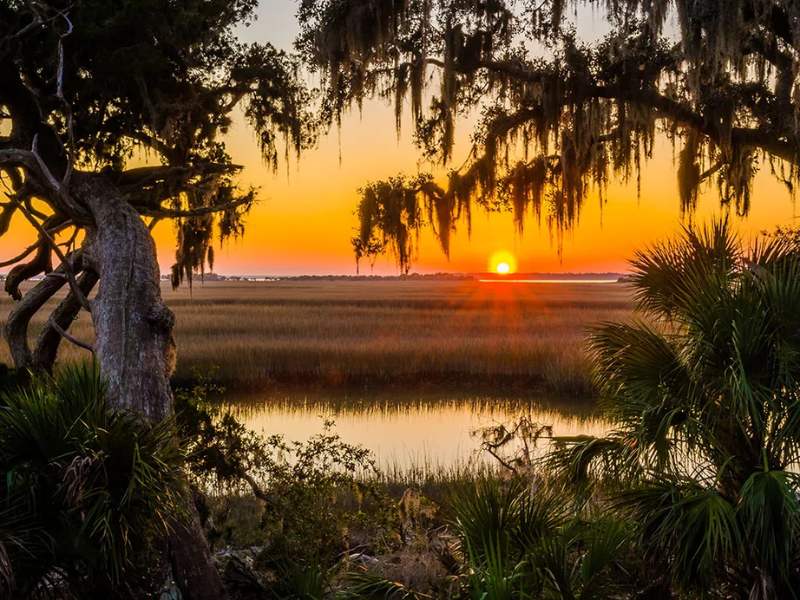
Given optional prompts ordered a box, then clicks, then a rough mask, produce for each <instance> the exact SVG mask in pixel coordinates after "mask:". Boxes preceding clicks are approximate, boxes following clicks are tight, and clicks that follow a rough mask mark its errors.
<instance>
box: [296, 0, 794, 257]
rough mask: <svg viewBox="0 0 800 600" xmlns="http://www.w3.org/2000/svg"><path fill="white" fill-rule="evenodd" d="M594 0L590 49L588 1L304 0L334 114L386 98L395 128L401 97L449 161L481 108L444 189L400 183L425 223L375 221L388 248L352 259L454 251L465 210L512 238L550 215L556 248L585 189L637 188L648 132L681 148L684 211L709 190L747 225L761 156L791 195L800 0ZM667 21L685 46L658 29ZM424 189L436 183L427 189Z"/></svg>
mask: <svg viewBox="0 0 800 600" xmlns="http://www.w3.org/2000/svg"><path fill="white" fill-rule="evenodd" d="M590 3H591V4H595V5H597V6H598V7H599V8H600V9H601V10H603V11H605V14H606V15H607V18H608V20H609V22H610V23H611V24H612V25H613V26H614V31H613V32H612V33H611V34H609V35H608V36H607V37H606V38H605V39H604V40H601V41H599V42H597V43H594V44H591V45H587V44H582V43H580V42H579V41H578V40H576V38H575V34H574V33H573V31H572V28H571V26H570V25H569V23H570V15H571V14H574V11H571V10H568V9H569V8H574V7H575V6H577V5H578V4H583V2H578V1H577V0H572V1H566V0H564V1H561V0H551V1H549V2H541V1H532V0H531V1H530V2H523V3H522V4H523V8H522V9H520V6H519V3H515V2H510V1H509V2H506V1H504V0H492V1H490V2H459V1H455V2H449V1H448V2H432V1H428V0H403V1H401V0H327V1H323V2H312V1H311V0H308V1H307V2H304V3H303V9H301V18H302V20H303V23H304V33H303V36H302V38H301V40H302V42H301V44H300V47H301V49H302V50H303V51H304V53H305V55H306V58H307V59H309V60H310V62H312V63H313V64H315V65H317V66H318V67H319V69H320V72H321V74H322V75H323V78H324V81H325V88H324V90H325V106H326V109H327V110H328V111H329V115H330V117H331V118H332V119H335V120H338V119H339V118H340V115H341V113H342V112H343V111H344V110H346V109H347V108H348V107H350V106H351V105H353V104H356V105H360V103H361V102H362V101H363V100H364V99H365V98H368V97H372V96H379V97H382V98H385V99H388V100H391V101H393V102H394V105H395V116H396V122H397V127H398V133H399V131H400V124H401V123H400V122H401V117H402V115H403V114H404V103H405V102H406V101H407V100H409V99H410V103H411V114H412V117H413V120H414V126H415V139H416V140H417V142H418V143H419V145H420V148H421V150H422V151H423V152H424V154H425V155H426V156H427V157H428V158H431V159H436V160H438V161H440V162H441V163H442V164H444V165H449V163H450V160H451V159H452V158H454V157H453V156H452V154H453V144H454V138H455V129H456V125H457V122H458V118H459V117H460V116H462V115H466V114H469V113H473V114H474V113H475V112H478V111H479V112H480V113H481V114H482V118H481V120H480V122H479V126H478V128H477V130H476V131H475V133H474V135H473V141H474V145H473V147H472V149H471V152H470V154H469V157H468V159H467V160H466V161H465V162H464V163H463V164H462V165H461V166H460V167H459V168H458V169H456V170H454V171H451V172H450V174H449V175H448V176H447V177H446V179H443V180H442V181H439V182H437V183H438V185H437V188H438V191H437V192H436V193H431V192H430V190H428V191H424V190H422V189H421V188H420V186H419V185H417V184H416V183H413V182H414V181H416V180H415V179H413V178H412V179H406V178H400V180H401V181H405V182H406V183H408V184H409V185H410V189H409V190H407V191H409V193H410V192H411V191H413V190H416V194H417V195H418V196H419V197H418V198H417V201H418V202H420V203H421V204H423V205H425V206H424V208H425V210H424V211H422V213H423V214H425V215H426V218H425V219H416V218H415V219H411V220H409V221H407V222H405V229H402V230H397V229H391V228H390V229H388V230H382V229H381V222H382V221H383V220H386V221H387V222H390V223H392V224H396V223H398V222H400V221H403V219H402V218H400V217H401V215H399V214H394V215H392V218H391V219H388V217H384V219H378V220H374V219H373V220H371V221H368V223H367V224H368V225H371V226H372V228H373V233H374V236H373V237H375V238H376V239H379V240H380V241H381V242H382V243H380V244H377V245H372V246H370V245H368V244H367V245H365V243H366V239H369V236H368V237H367V238H363V237H359V240H360V241H359V244H361V245H360V246H358V247H357V254H359V253H360V254H359V256H366V255H371V254H372V253H373V252H376V253H379V252H383V251H386V250H390V249H394V250H395V251H396V252H397V253H398V257H401V258H400V263H401V267H403V268H407V262H406V261H407V260H409V259H410V256H411V255H413V252H410V248H409V246H408V244H409V240H411V239H413V238H414V236H413V235H410V230H413V229H414V227H423V226H426V225H427V226H431V227H432V228H433V229H434V230H435V232H436V235H437V236H438V238H439V240H440V242H441V245H442V249H443V250H444V251H445V252H447V251H448V250H449V237H450V234H451V233H452V231H453V230H454V228H455V226H456V223H457V222H458V221H459V219H462V218H463V219H465V220H467V222H469V218H470V215H471V214H472V207H473V206H474V205H478V206H480V207H483V208H487V209H492V210H493V209H496V208H498V207H506V208H508V209H509V210H512V211H513V213H514V218H515V222H516V224H517V227H518V229H519V230H520V231H522V230H523V228H524V224H525V222H526V218H528V216H533V217H535V218H536V219H537V220H538V221H539V222H541V221H543V220H544V221H545V222H546V223H547V224H548V226H549V227H550V228H551V233H556V234H557V236H556V237H557V238H560V235H561V232H563V231H565V230H567V229H569V228H570V227H572V226H573V225H574V224H575V223H576V221H577V219H578V216H579V214H580V209H581V206H582V205H583V204H584V203H585V201H586V199H587V197H588V196H589V194H590V193H596V194H597V196H598V197H599V198H600V200H601V201H603V199H604V198H605V193H604V190H605V188H606V186H607V185H608V183H609V181H611V179H612V178H618V179H622V180H625V181H628V180H632V181H635V183H636V185H637V189H639V187H640V183H641V169H642V167H643V165H644V163H645V162H646V161H647V160H649V159H650V158H652V154H653V146H654V140H655V139H656V137H657V136H666V137H667V138H668V139H669V140H671V142H672V143H673V145H674V146H675V149H676V154H677V161H676V168H675V171H676V177H677V180H678V192H679V194H678V195H679V197H678V198H677V199H676V200H677V201H678V202H679V203H680V207H681V210H682V211H683V212H685V213H686V214H687V215H691V213H692V212H693V211H694V209H695V208H696V206H697V201H698V197H699V191H700V190H701V188H702V187H703V186H705V185H707V184H710V183H714V182H716V189H717V190H718V193H719V197H720V199H721V201H722V202H723V203H725V204H729V205H731V206H732V207H734V208H735V210H736V211H737V212H738V213H739V214H743V215H744V214H747V212H748V210H749V206H750V202H751V199H752V196H753V194H752V185H753V177H754V176H755V174H756V173H757V172H758V169H759V166H760V165H762V164H764V163H767V164H769V167H770V169H769V170H770V172H771V173H773V174H775V176H776V177H778V178H779V179H780V180H781V181H783V182H784V183H786V184H787V187H789V188H790V189H794V187H795V184H796V182H797V180H798V175H800V172H798V164H800V76H799V74H800V2H796V1H794V0H710V1H708V2H698V1H696V0H593V1H592V0H590ZM673 15H674V17H675V19H676V20H677V22H678V23H679V26H680V31H679V39H671V38H669V37H666V36H665V35H664V33H665V28H666V25H667V24H668V23H669V22H671V19H672V16H673ZM342 23H347V24H348V25H349V27H348V28H345V27H342V26H341V25H342ZM345 32H346V33H345ZM532 42H536V43H537V44H538V46H539V47H544V48H546V49H547V52H546V54H547V58H541V57H540V56H539V55H538V54H537V53H536V52H535V51H534V50H533V47H534V44H532ZM425 98H428V99H429V100H428V102H427V106H424V105H423V99H425ZM423 179H424V180H426V181H428V182H429V183H428V184H426V186H427V187H428V188H431V186H432V185H433V178H432V177H430V176H424V177H423ZM392 181H394V182H395V184H397V180H392ZM377 185H378V184H371V186H370V187H374V186H377ZM439 186H441V188H439ZM389 187H390V188H391V186H389ZM376 189H377V188H376ZM386 189H389V188H386ZM712 189H713V188H712ZM390 197H391V194H390V195H389V196H384V195H383V194H377V195H376V196H374V197H373V198H371V200H370V202H372V203H373V205H374V206H373V209H372V210H371V211H367V213H365V214H368V215H370V218H371V219H372V217H373V216H374V215H375V214H376V213H377V212H380V211H379V210H378V208H377V206H381V205H382V204H383V202H384V199H385V200H386V206H384V207H383V208H382V209H381V210H384V211H387V212H391V211H393V210H399V209H398V205H397V203H395V202H394V201H393V200H390ZM363 202H364V196H363V195H362V203H363ZM543 217H544V218H543ZM362 233H363V231H362ZM396 235H401V236H402V237H401V239H400V238H398V239H397V240H395V236H396ZM398 243H399V244H400V246H401V247H402V248H404V250H403V251H402V252H400V251H398V246H397V244H398Z"/></svg>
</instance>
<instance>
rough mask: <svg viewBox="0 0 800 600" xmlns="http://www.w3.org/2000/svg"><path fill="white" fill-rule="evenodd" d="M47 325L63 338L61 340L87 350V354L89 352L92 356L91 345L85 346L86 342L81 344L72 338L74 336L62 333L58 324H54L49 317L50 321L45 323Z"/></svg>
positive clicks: (92, 349)
mask: <svg viewBox="0 0 800 600" xmlns="http://www.w3.org/2000/svg"><path fill="white" fill-rule="evenodd" d="M47 324H48V326H50V327H52V328H53V330H54V331H55V332H56V333H58V335H60V336H61V337H63V338H64V339H65V340H67V341H68V342H72V343H73V344H75V345H76V346H78V347H80V348H83V349H85V350H88V351H89V352H91V353H92V354H94V347H93V346H92V345H91V344H87V343H86V342H82V341H80V340H79V339H77V338H76V337H74V336H72V335H70V334H69V333H67V332H66V331H64V330H63V329H62V328H61V325H59V324H58V323H56V322H55V320H54V319H53V318H52V317H50V320H49V321H48V322H47Z"/></svg>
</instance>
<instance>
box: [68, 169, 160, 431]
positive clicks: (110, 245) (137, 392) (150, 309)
mask: <svg viewBox="0 0 800 600" xmlns="http://www.w3.org/2000/svg"><path fill="white" fill-rule="evenodd" d="M75 189H76V192H77V196H78V198H79V199H80V201H81V202H82V203H83V204H84V205H85V206H87V207H88V209H89V210H90V212H91V213H92V217H93V220H94V224H95V227H94V235H93V242H92V246H91V252H90V253H89V256H87V258H88V260H89V262H90V263H91V264H92V266H93V267H94V270H95V271H96V272H97V274H98V275H99V276H100V290H99V292H98V294H97V297H96V298H95V299H94V300H93V301H92V321H93V323H94V330H95V339H96V342H95V352H96V354H97V359H98V361H99V363H100V371H101V372H102V374H103V376H104V377H105V379H106V381H107V383H108V386H109V394H110V398H111V399H112V402H113V403H114V406H115V407H116V408H122V409H127V410H132V411H135V412H137V413H140V414H142V415H144V416H146V417H147V418H148V419H152V420H160V419H163V418H165V417H167V416H169V415H170V414H171V413H172V391H171V390H170V385H169V378H170V375H172V371H173V369H174V366H175V342H174V341H173V338H172V328H173V325H174V322H175V318H174V316H173V314H172V311H170V309H169V308H167V307H166V305H165V304H164V302H163V300H162V299H161V287H160V285H161V283H160V275H159V270H158V261H157V260H156V249H155V243H154V242H153V238H152V237H151V236H150V232H149V231H148V230H147V227H145V225H144V223H143V222H142V219H141V217H140V216H139V214H138V213H137V212H136V210H135V209H134V208H133V207H132V206H131V205H130V204H128V203H127V202H126V201H125V200H124V199H123V198H122V197H121V195H120V193H119V192H118V191H117V189H116V188H115V187H114V186H113V185H112V184H111V183H109V182H108V181H106V180H105V179H103V178H102V177H97V176H93V177H82V178H80V179H76V181H75Z"/></svg>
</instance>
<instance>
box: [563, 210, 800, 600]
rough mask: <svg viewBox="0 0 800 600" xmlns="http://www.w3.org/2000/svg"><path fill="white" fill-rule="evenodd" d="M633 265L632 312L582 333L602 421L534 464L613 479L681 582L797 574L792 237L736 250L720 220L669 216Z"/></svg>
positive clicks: (719, 583) (779, 580)
mask: <svg viewBox="0 0 800 600" xmlns="http://www.w3.org/2000/svg"><path fill="white" fill-rule="evenodd" d="M633 267H634V277H633V286H634V290H635V294H636V298H637V301H638V306H639V309H640V311H641V313H642V321H640V322H635V323H632V324H606V325H603V326H601V327H600V328H599V329H597V330H596V331H595V332H594V333H593V335H592V337H591V346H590V349H591V352H592V354H593V357H594V359H595V380H596V383H597V386H598V388H599V390H600V392H601V394H602V396H603V407H604V410H605V412H606V414H607V416H608V418H609V420H611V421H612V422H613V423H614V424H615V425H616V429H615V431H614V432H613V433H612V434H610V435H609V436H608V437H606V438H602V439H596V438H585V439H573V440H565V441H563V443H562V444H561V446H560V447H557V449H556V452H555V453H554V454H553V455H552V456H551V457H550V458H549V459H548V460H549V463H550V466H553V467H555V468H557V469H559V470H560V471H562V472H564V473H566V474H568V475H570V477H571V478H572V479H573V480H579V479H585V478H589V479H591V477H592V476H595V477H597V476H602V477H604V478H606V479H608V478H613V479H617V480H620V479H624V480H625V481H627V484H626V485H627V486H628V488H627V490H626V491H625V492H624V493H623V494H622V495H621V497H620V498H619V504H618V505H619V506H620V507H623V508H625V510H628V511H630V514H632V515H633V516H634V517H635V520H636V522H638V524H639V529H640V535H641V539H642V541H643V542H646V544H647V546H649V547H650V548H651V549H652V554H653V556H654V557H657V560H659V561H662V562H663V561H666V562H667V563H668V564H669V566H670V570H671V572H672V575H673V579H674V581H676V582H677V583H678V584H680V585H681V586H683V587H685V588H690V587H702V588H703V589H717V590H722V589H726V586H728V587H730V586H738V588H741V587H742V586H746V587H747V588H748V590H749V591H748V592H747V593H748V594H751V597H752V598H762V597H763V598H766V597H769V596H770V595H772V596H773V597H778V596H780V595H781V594H791V593H792V592H791V590H792V589H794V588H795V587H796V584H797V583H798V581H800V577H798V572H797V564H798V557H800V546H798V544H797V542H796V541H795V540H796V539H797V536H796V534H797V529H798V525H797V524H798V518H800V502H799V501H798V498H799V497H800V491H799V490H798V485H797V477H796V475H794V474H793V472H794V471H795V470H796V469H797V467H798V459H799V458H800V385H799V383H800V252H798V246H797V244H796V243H795V242H794V241H793V240H788V239H782V238H767V239H762V240H759V241H758V242H756V243H755V244H754V245H753V246H752V247H751V248H743V247H742V246H741V244H740V242H739V241H738V240H737V238H736V236H735V235H733V233H732V232H731V230H730V227H729V225H728V223H727V221H720V222H717V223H715V224H713V225H712V226H710V227H706V228H704V229H700V230H696V229H691V228H687V229H685V230H684V231H683V234H682V235H681V236H680V238H679V239H677V240H674V241H670V242H667V243H664V244H661V245H658V246H656V247H654V248H653V249H651V250H649V251H647V252H643V253H640V254H638V255H637V256H636V259H635V260H634V263H633ZM623 467H624V468H623ZM631 486H632V487H631ZM738 588H737V589H738ZM787 597H792V596H791V595H790V596H787Z"/></svg>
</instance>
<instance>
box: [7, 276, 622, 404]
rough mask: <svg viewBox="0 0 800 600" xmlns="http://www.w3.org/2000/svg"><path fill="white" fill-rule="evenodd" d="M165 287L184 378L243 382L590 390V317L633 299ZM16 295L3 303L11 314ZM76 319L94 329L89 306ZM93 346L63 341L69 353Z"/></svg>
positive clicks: (414, 288)
mask: <svg viewBox="0 0 800 600" xmlns="http://www.w3.org/2000/svg"><path fill="white" fill-rule="evenodd" d="M164 296H165V298H166V301H167V303H168V304H169V305H170V306H171V307H172V309H173V310H174V311H175V313H176V315H177V322H178V326H177V332H176V338H177V343H178V371H177V374H176V376H177V378H178V379H181V380H185V379H188V378H190V377H191V376H192V374H193V372H195V371H196V370H200V371H208V370H211V369H214V368H216V377H217V378H218V379H219V380H220V381H221V382H222V383H224V384H225V385H226V386H227V387H229V388H233V389H241V390H246V389H258V388H259V387H261V386H263V385H265V384H267V383H270V382H278V383H284V384H302V385H309V384H312V385H319V386H325V387H328V386H358V385H403V386H407V385H409V384H412V385H429V384H430V385H438V384H445V385H447V386H462V385H463V386H476V385H487V386H497V385H509V386H524V387H526V388H532V387H536V388H537V389H540V390H541V391H545V392H550V393H557V394H571V395H585V394H587V393H589V392H590V384H589V375H588V368H587V360H586V357H585V355H584V347H585V339H586V331H587V328H588V327H589V326H591V325H592V324H596V323H598V322H601V321H607V320H621V319H626V318H628V317H629V316H630V313H631V307H632V303H631V298H630V290H629V288H627V287H626V286H624V285H620V284H586V283H553V284H544V283H542V284H511V283H486V282H484V283H481V282H477V281H374V280H373V281H319V280H315V281H297V280H295V281H281V282H259V283H251V282H213V283H205V284H202V285H201V284H199V283H196V284H195V287H194V289H193V291H192V292H191V294H190V292H189V290H188V289H186V288H182V289H179V290H177V291H172V290H171V289H169V287H168V286H167V285H165V287H164ZM10 304H11V303H10V300H8V299H7V298H6V299H5V300H3V301H2V303H0V311H2V314H3V315H5V314H7V313H8V310H9V309H10ZM39 323H40V322H35V323H34V324H33V327H32V333H33V334H35V332H36V329H37V328H38V327H37V326H38V325H39ZM72 331H73V333H75V334H76V335H77V337H79V338H82V339H86V340H90V339H91V323H90V320H89V317H88V315H85V314H84V315H83V316H81V317H80V320H79V321H78V322H77V323H76V324H75V326H74V327H73V330H72ZM84 354H86V352H85V351H84V350H80V349H78V348H75V347H73V346H70V345H69V344H66V343H65V344H64V346H63V351H62V357H63V359H70V358H72V357H75V356H79V355H84ZM0 360H4V361H8V355H7V351H6V349H5V347H3V354H2V356H0Z"/></svg>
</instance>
